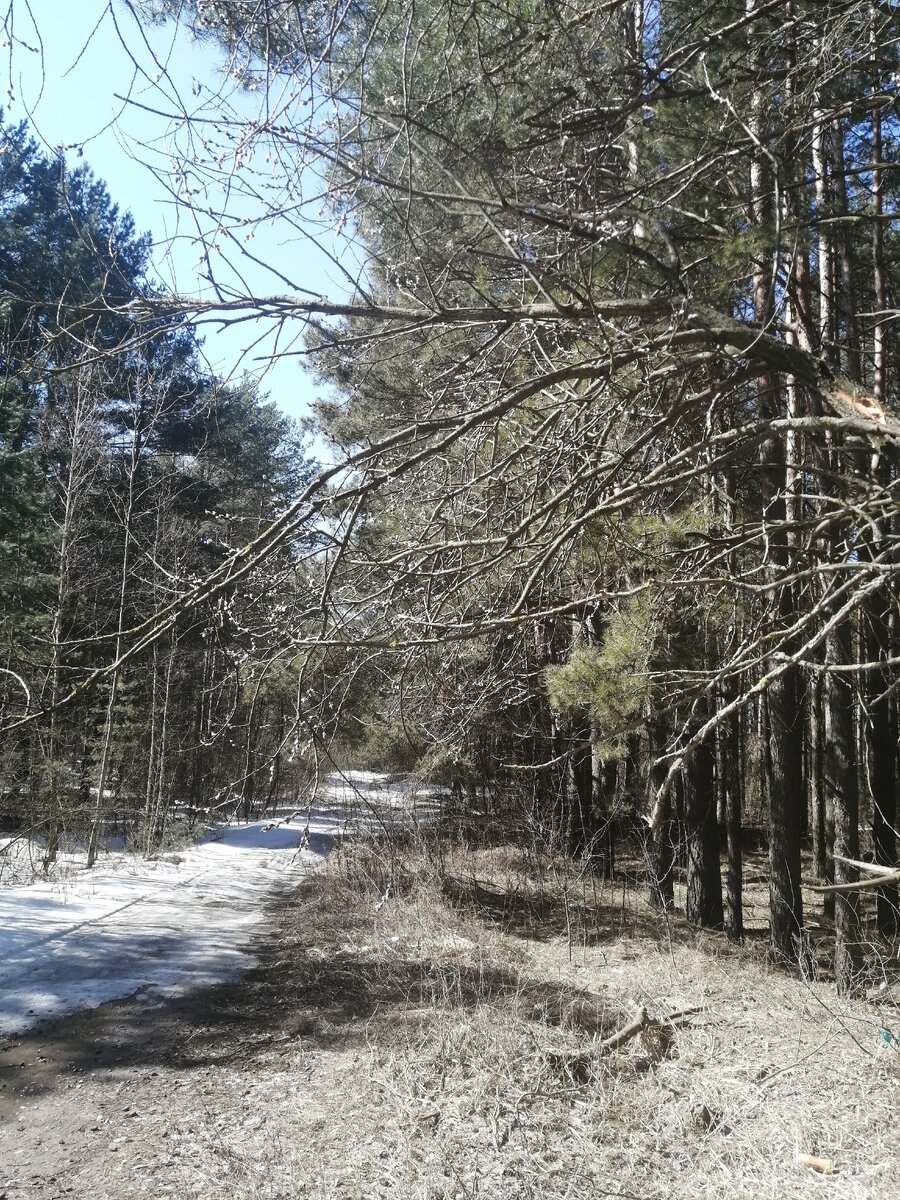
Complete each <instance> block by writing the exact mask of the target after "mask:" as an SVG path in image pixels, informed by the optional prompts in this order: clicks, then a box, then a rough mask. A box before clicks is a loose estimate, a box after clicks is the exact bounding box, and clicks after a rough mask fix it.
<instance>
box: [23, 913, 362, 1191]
mask: <svg viewBox="0 0 900 1200" xmlns="http://www.w3.org/2000/svg"><path fill="white" fill-rule="evenodd" d="M294 912H295V910H293V909H292V906H291V904H290V902H289V901H282V902H280V903H279V904H278V905H276V906H275V909H274V911H273V913H272V917H273V919H274V923H275V929H274V932H273V933H272V934H271V935H270V936H269V938H268V939H267V941H266V942H265V944H264V945H263V947H262V949H261V951H260V952H259V953H260V964H259V966H258V967H257V968H255V969H254V970H252V971H250V972H249V973H248V974H247V975H246V976H245V977H244V978H243V979H241V980H239V981H237V982H234V983H231V984H227V985H218V986H215V987H210V988H205V989H203V990H201V991H199V992H197V993H195V994H193V995H192V996H190V997H189V998H187V999H183V1000H178V1001H172V1002H168V1003H165V1004H163V1005H159V1004H154V1005H152V1006H151V1005H148V1004H146V1003H142V998H141V996H140V995H137V996H135V997H133V998H130V999H128V1000H126V1001H119V1002H114V1003H110V1004H105V1005H103V1006H101V1007H100V1008H97V1009H94V1010H92V1011H90V1012H85V1013H81V1014H79V1015H76V1016H74V1017H71V1018H68V1019H64V1020H61V1021H58V1022H55V1023H53V1024H48V1025H45V1026H43V1027H41V1028H39V1029H37V1030H33V1031H31V1032H29V1033H28V1034H27V1035H26V1036H22V1037H17V1038H15V1039H12V1040H7V1041H5V1042H3V1043H0V1198H2V1200H21V1198H24V1197H40V1198H41V1200H53V1198H55V1197H66V1198H69V1197H73V1196H74V1197H77V1198H79V1200H81V1198H83V1200H93V1198H94V1197H97V1198H99V1197H112V1198H113V1200H119V1198H124V1197H129V1196H142V1197H153V1198H154V1200H165V1198H166V1197H171V1200H176V1197H178V1198H180V1197H182V1196H186V1195H191V1196H197V1197H206V1196H210V1197H211V1196H216V1197H217V1198H219V1200H221V1198H222V1197H223V1196H228V1195H240V1194H244V1192H243V1190H241V1191H232V1190H230V1189H229V1188H228V1186H227V1179H228V1176H229V1175H230V1174H233V1173H234V1171H235V1170H236V1169H238V1168H239V1167H240V1165H241V1164H239V1163H236V1162H235V1161H234V1157H235V1156H234V1150H233V1149H232V1150H231V1151H230V1152H229V1153H228V1154H225V1153H222V1154H221V1155H218V1154H216V1153H210V1150H211V1149H213V1150H214V1148H215V1141H216V1138H217V1136H218V1134H219V1133H220V1132H221V1131H225V1130H227V1131H228V1135H229V1139H228V1140H229V1143H230V1145H232V1146H234V1145H235V1144H238V1145H239V1146H240V1147H241V1153H242V1154H244V1155H246V1157H247V1159H248V1160H252V1161H256V1160H258V1159H260V1158H262V1157H264V1155H265V1142H266V1137H267V1129H266V1126H267V1124H268V1123H269V1122H270V1121H273V1119H277V1124H278V1128H279V1137H284V1136H285V1131H286V1130H293V1131H294V1132H295V1134H296V1137H297V1139H298V1140H299V1141H305V1140H306V1139H307V1138H308V1137H310V1135H311V1134H314V1133H315V1131H316V1129H317V1127H318V1126H319V1125H322V1124H324V1123H325V1121H326V1117H327V1114H328V1113H329V1111H331V1109H332V1108H333V1103H334V1096H335V1094H336V1089H337V1091H338V1092H339V1091H340V1086H341V1080H342V1079H346V1078H347V1074H348V1072H352V1069H353V1065H354V1059H355V1058H356V1056H357V1050H356V1049H355V1048H354V1044H355V1043H356V1044H357V1045H358V1038H357V1037H355V1036H354V1031H353V1029H352V1027H346V1026H343V1027H341V1028H340V1029H337V1030H336V1029H326V1028H324V1026H322V1025H321V1023H320V1024H319V1025H317V1023H316V1022H315V1021H314V1020H313V1019H311V1018H308V1017H304V1016H303V1015H302V1014H301V1015H300V1016H299V1017H298V1014H297V1012H296V1010H295V1007H294V1005H293V1004H292V1002H291V1000H290V997H289V996H288V995H287V994H285V987H289V986H290V980H289V972H286V971H285V969H284V966H283V964H284V959H285V957H286V956H289V955H290V944H291V941H292V935H291V923H292V916H293V914H294ZM351 1026H352V1022H351ZM301 1087H302V1089H303V1104H302V1105H299V1104H298V1103H297V1089H298V1088H301ZM211 1163H214V1164H216V1165H215V1168H211V1166H210V1164H211ZM266 1194H267V1195H271V1196H276V1195H278V1194H279V1192H278V1188H277V1186H276V1187H274V1188H272V1189H267V1192H266ZM285 1194H287V1192H286V1193H285ZM292 1194H296V1193H292Z"/></svg>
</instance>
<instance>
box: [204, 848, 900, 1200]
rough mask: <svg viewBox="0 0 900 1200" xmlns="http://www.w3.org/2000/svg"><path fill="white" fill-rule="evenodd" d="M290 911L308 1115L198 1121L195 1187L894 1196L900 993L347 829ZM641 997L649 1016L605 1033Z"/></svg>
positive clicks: (639, 909)
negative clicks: (770, 958) (854, 983)
mask: <svg viewBox="0 0 900 1200" xmlns="http://www.w3.org/2000/svg"><path fill="white" fill-rule="evenodd" d="M283 918H284V921H283V931H282V935H281V936H282V939H283V940H284V939H285V938H286V937H287V934H286V931H287V930H289V937H287V943H289V949H288V952H286V953H285V955H284V959H283V961H282V963H281V970H282V972H283V976H282V977H281V978H280V982H279V986H278V988H277V989H276V990H277V992H278V996H277V1005H278V1011H277V1012H276V1013H273V1020H274V1022H275V1025H276V1027H278V1026H280V1027H281V1028H282V1030H283V1031H284V1033H283V1036H285V1037H287V1038H290V1039H291V1045H292V1047H293V1053H294V1055H295V1063H296V1064H297V1065H298V1067H300V1066H302V1067H303V1071H302V1079H301V1078H300V1076H299V1075H298V1078H297V1084H296V1089H295V1093H294V1097H293V1103H294V1104H295V1105H296V1108H297V1111H298V1112H302V1111H303V1108H304V1105H306V1106H309V1105H310V1104H312V1105H313V1108H314V1109H315V1112H316V1114H317V1119H316V1120H315V1121H314V1122H312V1123H309V1122H306V1123H303V1122H302V1121H301V1122H299V1123H298V1121H297V1120H296V1114H294V1116H293V1117H292V1118H291V1119H290V1120H287V1123H285V1119H286V1118H285V1117H284V1116H283V1117H282V1118H279V1120H276V1119H274V1118H272V1119H267V1125H266V1132H267V1138H266V1140H265V1142H264V1143H263V1144H262V1145H260V1146H257V1147H256V1148H254V1147H252V1146H249V1145H248V1144H247V1143H246V1141H244V1140H242V1139H240V1138H235V1139H233V1140H232V1141H229V1140H228V1139H227V1138H225V1139H224V1140H223V1136H222V1133H221V1130H218V1129H217V1130H215V1131H214V1134H215V1135H214V1136H212V1135H211V1136H210V1137H209V1139H208V1140H207V1141H206V1142H205V1143H204V1142H203V1141H202V1139H201V1141H200V1146H201V1147H204V1146H205V1149H203V1150H202V1152H201V1153H200V1154H199V1157H198V1159H197V1162H196V1164H195V1165H196V1172H197V1174H194V1175H193V1180H194V1182H195V1183H196V1182H197V1181H198V1179H199V1178H201V1177H202V1178H204V1179H205V1181H206V1182H207V1183H212V1182H213V1181H214V1180H215V1179H218V1180H220V1181H221V1182H222V1183H223V1184H225V1183H226V1181H227V1185H226V1186H225V1187H224V1194H227V1195H234V1196H242V1197H244V1196H246V1197H258V1198H260V1200H262V1198H263V1197H272V1198H274V1197H278V1198H280V1197H282V1196H284V1197H287V1196H310V1197H329V1198H330V1197H342V1198H346V1200H369V1198H381V1197H398V1198H399V1197H402V1198H403V1200H418V1198H421V1200H438V1198H441V1200H444V1198H451V1197H452V1198H454V1200H455V1198H460V1200H463V1198H465V1200H468V1198H470V1197H482V1196H483V1197H490V1198H491V1200H506V1198H513V1197H514V1198H516V1200H526V1198H530V1197H543V1198H546V1200H564V1198H566V1200H569V1198H576V1197H584V1198H585V1200H586V1198H587V1197H599V1196H616V1197H628V1198H634V1200H645V1198H646V1200H652V1198H655V1197H669V1196H678V1197H698V1198H699V1197H717V1198H719V1197H724V1198H731V1197H733V1198H735V1200H737V1198H739V1197H746V1198H750V1197H753V1198H754V1200H755V1198H757V1197H785V1196H800V1197H805V1196H813V1195H815V1196H819V1195H822V1194H823V1192H824V1193H825V1194H828V1195H831V1196H837V1197H847V1198H851V1197H853V1198H857V1197H858V1198H860V1200H862V1198H871V1200H881V1198H882V1197H888V1196H893V1195H897V1194H900V1139H898V1136H897V1133H898V1115H897V1114H898V1111H900V1110H898V1100H900V1070H898V1066H900V1063H898V1059H900V1055H898V1052H897V1048H896V1047H895V1046H894V1047H892V1046H890V1045H888V1044H887V1043H886V1042H885V1041H884V1040H883V1038H882V1037H881V1033H880V1030H881V1028H882V1027H887V1028H890V1027H891V1024H892V1025H893V1029H894V1030H895V1031H896V1032H898V1033H900V1012H897V1011H896V1010H895V1009H890V1008H887V1009H880V1010H879V1009H878V1008H876V1007H873V1006H872V1005H870V1004H867V1003H864V1002H859V1001H844V1000H838V999H836V997H835V996H834V993H833V989H832V988H831V987H830V986H829V985H827V984H826V983H824V982H818V981H811V980H803V979H798V978H791V977H789V976H788V975H785V974H783V973H779V972H776V971H773V970H772V969H770V968H769V967H768V966H767V965H766V962H765V958H764V955H763V953H762V952H761V947H760V944H759V943H758V942H757V943H754V942H753V941H752V940H751V942H750V943H749V944H748V946H747V947H744V948H736V947H729V946H728V945H727V944H726V943H725V942H724V941H723V940H721V939H720V938H718V937H716V936H713V935H708V934H700V933H697V932H696V931H694V930H691V929H689V928H688V927H687V926H686V925H685V924H684V922H683V920H682V919H681V917H680V916H679V914H678V912H677V911H676V912H675V913H674V914H671V915H670V916H669V918H668V919H667V920H666V919H663V918H660V916H659V915H658V914H656V913H653V912H651V911H650V910H649V909H648V908H647V907H646V906H645V905H644V903H643V900H642V896H641V892H639V891H638V889H637V888H636V887H635V886H633V885H629V884H628V882H627V879H626V880H625V881H623V879H619V880H618V882H615V883H602V882H601V881H599V880H598V879H596V878H594V877H593V876H591V875H587V874H584V873H581V872H579V871H578V870H577V869H574V868H573V867H572V866H571V865H570V864H566V863H564V862H561V861H556V860H553V859H552V858H550V859H548V858H547V857H546V856H531V855H529V854H528V853H526V852H522V851H520V850H514V849H510V848H507V847H496V848H492V849H483V850H477V851H472V850H466V849H462V848H455V849H451V848H448V847H447V846H446V845H444V846H441V845H439V844H433V845H429V844H427V843H424V842H423V843H418V844H411V845H406V846H402V847H401V846H394V847H386V846H384V845H383V844H378V843H371V844H361V843H358V844H356V845H351V846H348V847H346V848H344V849H342V850H340V851H338V852H336V853H335V854H334V855H333V856H332V857H331V859H330V860H329V861H328V863H327V864H326V866H325V867H324V868H323V870H322V871H321V872H319V873H317V875H316V876H315V877H314V878H313V879H310V880H309V881H307V883H306V884H305V885H304V887H303V888H302V889H301V890H300V892H299V893H298V894H297V895H296V896H295V897H294V898H293V900H292V901H291V902H290V904H289V905H287V906H286V908H285V911H284V913H283ZM287 943H286V944H287ZM270 965H271V964H270ZM273 1001H276V997H275V996H274V995H273ZM641 1007H644V1008H645V1009H646V1011H647V1014H648V1016H649V1017H650V1018H651V1020H650V1023H649V1025H648V1027H647V1028H646V1029H645V1030H644V1031H643V1033H642V1034H641V1035H640V1036H638V1037H635V1038H632V1039H629V1040H628V1041H627V1042H626V1043H625V1044H624V1045H622V1046H620V1047H618V1048H616V1049H613V1050H609V1049H605V1048H604V1047H603V1045H602V1043H603V1041H604V1040H605V1039H607V1038H608V1037H609V1036H610V1034H611V1033H613V1032H614V1031H615V1030H616V1029H620V1028H621V1027H622V1026H623V1025H625V1024H626V1023H627V1022H628V1021H629V1019H630V1018H631V1017H632V1016H633V1014H634V1012H635V1010H637V1009H639V1008H641ZM676 1013H682V1014H685V1015H683V1016H682V1017H680V1018H678V1019H676V1020H675V1021H674V1022H672V1023H669V1021H668V1018H669V1017H670V1016H672V1014H676ZM653 1018H656V1020H653ZM329 1055H330V1057H327V1061H326V1057H325V1056H329ZM342 1055H343V1057H341V1056H342ZM341 1063H343V1064H344V1067H343V1068H342V1069H343V1070H344V1071H345V1076H344V1077H343V1078H340V1077H336V1076H335V1069H336V1068H337V1067H338V1066H339V1064H341ZM323 1089H324V1090H323ZM279 1111H280V1112H281V1113H282V1114H289V1113H290V1111H291V1106H290V1103H288V1105H287V1106H285V1105H284V1104H281V1105H280V1108H279ZM279 1122H280V1123H279ZM803 1155H807V1156H815V1157H816V1158H818V1159H821V1160H823V1163H821V1164H819V1165H820V1166H825V1168H826V1169H827V1170H828V1171H829V1173H827V1174H823V1173H820V1172H818V1171H816V1170H814V1169H812V1168H811V1167H809V1166H804V1165H802V1163H801V1162H800V1161H799V1160H800V1156H803Z"/></svg>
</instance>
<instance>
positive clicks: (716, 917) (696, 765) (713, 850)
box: [684, 742, 725, 929]
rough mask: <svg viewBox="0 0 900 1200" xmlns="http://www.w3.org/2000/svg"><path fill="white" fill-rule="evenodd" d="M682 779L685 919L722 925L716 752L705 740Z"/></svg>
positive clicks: (721, 926) (713, 926)
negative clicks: (685, 856)
mask: <svg viewBox="0 0 900 1200" xmlns="http://www.w3.org/2000/svg"><path fill="white" fill-rule="evenodd" d="M685 782H686V786H685V795H684V818H685V819H684V832H685V841H686V847H687V902H686V910H687V919H688V921H690V922H691V924H692V925H701V926H703V927H704V928H705V929H723V928H724V926H725V920H724V916H723V912H722V870H721V864H720V861H719V826H718V822H717V820H716V786H715V756H714V753H713V748H712V746H711V745H710V744H709V743H708V742H704V743H702V744H701V745H700V746H698V747H697V749H696V751H695V752H694V755H693V758H692V759H691V763H690V767H689V769H688V771H687V779H686V781H685Z"/></svg>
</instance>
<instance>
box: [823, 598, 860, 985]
mask: <svg viewBox="0 0 900 1200" xmlns="http://www.w3.org/2000/svg"><path fill="white" fill-rule="evenodd" d="M826 655H827V665H828V666H838V665H843V664H846V663H849V662H851V661H852V658H851V656H852V637H851V628H850V623H849V621H846V620H845V621H842V622H841V624H840V625H838V627H837V628H836V629H834V630H832V632H831V633H830V634H829V635H828V640H827V647H826ZM825 702H826V722H825V733H826V747H825V787H826V789H827V791H828V793H829V795H830V797H831V801H832V806H833V811H834V853H835V864H834V878H835V882H836V883H850V882H855V881H856V879H857V877H858V872H857V870H856V868H855V867H851V866H849V865H848V864H847V863H844V862H841V861H839V859H838V857H837V856H838V855H840V856H842V857H844V858H859V798H858V795H857V775H856V762H855V754H854V746H855V736H854V721H853V713H854V696H853V689H852V685H851V683H850V681H849V679H848V678H847V677H846V676H842V675H838V674H836V673H835V672H833V671H828V672H827V673H826V677H825ZM834 935H835V946H834V977H835V981H836V983H837V989H838V994H839V995H842V996H846V995H849V994H850V993H851V992H853V991H854V990H855V988H856V986H857V981H858V978H859V974H860V970H861V968H862V949H861V944H860V943H861V935H860V925H859V895H858V893H856V892H848V893H839V894H837V895H835V897H834Z"/></svg>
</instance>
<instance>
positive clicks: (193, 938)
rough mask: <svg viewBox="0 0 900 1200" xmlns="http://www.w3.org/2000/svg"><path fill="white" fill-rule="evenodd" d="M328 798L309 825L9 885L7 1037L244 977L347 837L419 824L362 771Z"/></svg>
mask: <svg viewBox="0 0 900 1200" xmlns="http://www.w3.org/2000/svg"><path fill="white" fill-rule="evenodd" d="M318 799H319V802H320V805H321V807H318V808H313V809H312V810H311V811H310V814H309V823H308V825H307V821H306V817H307V814H306V811H305V810H304V812H303V813H302V815H300V817H299V819H296V818H295V819H286V818H288V817H290V810H286V811H285V812H284V813H282V814H278V815H277V816H276V817H275V818H269V819H267V820H265V821H254V822H252V823H250V824H248V825H228V826H221V827H218V828H215V829H212V830H210V831H209V832H208V835H207V838H206V839H205V840H204V841H202V842H201V843H200V844H197V845H194V846H191V847H189V848H188V849H186V850H183V851H179V852H178V853H174V854H167V855H163V856H161V857H159V858H157V859H155V860H153V859H145V858H141V857H138V856H136V855H131V854H125V853H119V854H110V855H108V856H106V857H105V858H104V859H103V860H101V863H100V864H99V865H98V866H96V867H95V868H94V869H93V870H91V871H87V870H85V869H84V868H83V866H81V865H79V866H73V867H71V868H70V869H69V870H68V871H65V870H63V871H61V872H60V874H59V877H58V878H54V879H50V880H40V881H38V882H34V883H30V884H15V885H13V886H7V887H0V1036H6V1035H9V1034H12V1033H18V1032H20V1031H22V1030H23V1029H25V1028H27V1027H28V1026H29V1025H32V1024H34V1023H36V1022H38V1021H41V1020H45V1019H47V1018H50V1017H56V1016H60V1015H62V1014H63V1013H66V1012H71V1011H74V1010H75V1009H77V1008H82V1007H94V1006H95V1005H97V1004H102V1003H103V1002H104V1001H107V1000H112V999H115V998H117V997H121V996H129V995H134V994H136V995H137V997H138V999H143V1000H153V999H157V998H159V997H161V996H163V995H173V994H178V993H181V992H185V991H187V990H190V989H191V988H194V987H200V986H203V985H205V984H210V983H217V982H221V981H223V980H225V979H229V978H233V977H234V976H235V975H238V974H239V973H240V972H241V971H243V970H246V969H247V968H248V967H250V966H252V965H253V962H254V959H253V955H252V951H251V950H250V949H249V943H250V942H251V940H252V937H253V936H254V935H256V934H258V933H259V932H260V925H261V923H262V922H263V921H264V920H265V912H264V908H265V904H266V902H267V901H268V900H271V899H273V898H274V897H275V896H276V895H278V894H279V893H283V892H285V891H287V890H289V889H290V888H292V887H294V886H296V884H297V883H298V882H299V881H300V879H301V877H302V876H303V874H304V873H305V872H306V871H308V870H309V869H310V868H311V867H313V866H314V865H315V864H316V863H318V862H319V861H321V857H322V855H323V854H324V853H326V852H327V850H328V849H329V847H330V846H331V845H332V844H333V842H334V840H335V839H336V838H339V837H341V836H343V835H344V833H346V832H348V831H352V830H354V829H358V828H359V827H360V826H361V825H363V826H368V827H378V826H380V825H381V824H382V823H383V822H384V821H385V820H391V819H392V818H393V819H398V820H403V821H404V823H405V822H406V821H408V820H409V819H410V816H411V814H412V812H413V809H414V803H415V799H416V797H415V794H414V793H410V792H409V791H403V790H400V789H397V788H388V787H387V785H386V783H385V782H384V780H383V778H382V777H379V776H376V775H373V774H370V773H363V772H352V773H348V774H347V775H346V776H344V777H343V778H341V779H339V778H337V777H329V778H328V780H326V781H325V783H324V785H323V787H321V788H320V789H319V793H318ZM376 803H377V809H376V807H375V804H376ZM82 862H83V859H82Z"/></svg>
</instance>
